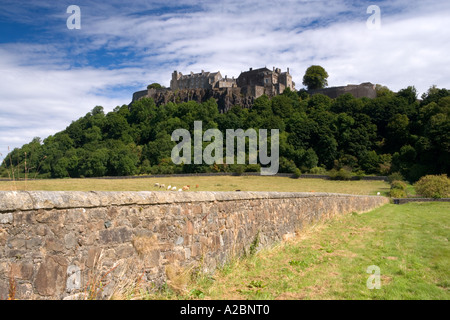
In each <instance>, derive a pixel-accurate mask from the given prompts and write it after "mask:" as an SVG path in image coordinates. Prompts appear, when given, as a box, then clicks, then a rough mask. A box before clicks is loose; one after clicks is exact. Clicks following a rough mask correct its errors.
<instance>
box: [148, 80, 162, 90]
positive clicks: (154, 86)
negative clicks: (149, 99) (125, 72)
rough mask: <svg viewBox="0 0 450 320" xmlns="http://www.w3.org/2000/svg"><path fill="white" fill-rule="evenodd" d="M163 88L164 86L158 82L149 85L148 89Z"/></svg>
mask: <svg viewBox="0 0 450 320" xmlns="http://www.w3.org/2000/svg"><path fill="white" fill-rule="evenodd" d="M161 88H163V86H162V85H160V84H159V83H156V82H154V83H152V84H149V85H148V86H147V89H161Z"/></svg>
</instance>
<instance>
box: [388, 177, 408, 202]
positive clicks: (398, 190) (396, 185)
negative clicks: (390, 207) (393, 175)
mask: <svg viewBox="0 0 450 320" xmlns="http://www.w3.org/2000/svg"><path fill="white" fill-rule="evenodd" d="M406 187H407V186H406V183H405V182H403V181H400V180H394V181H392V183H391V190H390V191H389V196H391V197H392V198H406V196H407V193H406Z"/></svg>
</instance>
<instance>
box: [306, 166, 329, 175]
mask: <svg viewBox="0 0 450 320" xmlns="http://www.w3.org/2000/svg"><path fill="white" fill-rule="evenodd" d="M309 173H311V174H327V170H326V169H325V168H323V167H314V168H311V169H309Z"/></svg>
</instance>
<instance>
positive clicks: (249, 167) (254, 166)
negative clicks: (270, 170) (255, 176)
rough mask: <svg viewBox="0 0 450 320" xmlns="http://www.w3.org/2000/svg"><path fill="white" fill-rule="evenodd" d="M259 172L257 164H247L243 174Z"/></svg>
mask: <svg viewBox="0 0 450 320" xmlns="http://www.w3.org/2000/svg"><path fill="white" fill-rule="evenodd" d="M260 171H261V165H259V164H248V165H247V166H246V167H245V172H260Z"/></svg>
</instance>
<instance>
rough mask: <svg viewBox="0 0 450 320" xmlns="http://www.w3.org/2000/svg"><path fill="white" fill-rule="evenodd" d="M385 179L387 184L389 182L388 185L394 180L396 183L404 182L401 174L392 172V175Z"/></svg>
mask: <svg viewBox="0 0 450 320" xmlns="http://www.w3.org/2000/svg"><path fill="white" fill-rule="evenodd" d="M387 179H388V182H389V183H392V182H393V181H396V180H398V181H403V180H405V178H403V176H402V174H401V173H400V172H394V173H392V174H391V175H389V176H388V177H387Z"/></svg>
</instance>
